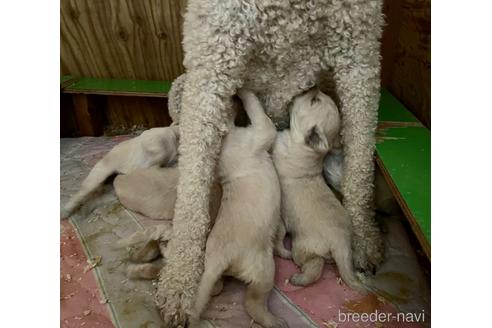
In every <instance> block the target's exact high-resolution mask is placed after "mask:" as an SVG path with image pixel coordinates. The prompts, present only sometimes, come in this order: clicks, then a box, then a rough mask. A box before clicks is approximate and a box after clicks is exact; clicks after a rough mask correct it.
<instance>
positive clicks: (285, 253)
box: [274, 222, 292, 260]
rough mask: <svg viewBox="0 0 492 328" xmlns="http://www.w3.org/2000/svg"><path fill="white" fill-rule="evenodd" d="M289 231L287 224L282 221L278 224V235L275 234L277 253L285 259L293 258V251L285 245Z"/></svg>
mask: <svg viewBox="0 0 492 328" xmlns="http://www.w3.org/2000/svg"><path fill="white" fill-rule="evenodd" d="M286 233H287V231H286V230H285V225H284V223H283V222H281V223H280V224H279V226H278V231H277V235H276V236H275V249H274V251H275V255H278V256H280V257H281V258H284V259H288V260H289V259H291V258H292V253H291V251H289V250H288V249H286V248H285V246H284V239H285V235H286Z"/></svg>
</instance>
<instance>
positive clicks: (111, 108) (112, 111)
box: [104, 96, 172, 134]
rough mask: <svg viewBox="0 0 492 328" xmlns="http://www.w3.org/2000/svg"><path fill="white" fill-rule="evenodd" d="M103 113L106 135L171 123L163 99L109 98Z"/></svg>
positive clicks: (165, 102)
mask: <svg viewBox="0 0 492 328" xmlns="http://www.w3.org/2000/svg"><path fill="white" fill-rule="evenodd" d="M104 113H105V115H106V122H107V128H106V133H107V134H118V133H126V132H127V131H131V130H133V129H135V128H137V129H143V128H152V127H158V126H168V125H170V124H171V123H172V120H171V117H170V116H169V113H168V111H167V99H165V98H147V97H116V96H110V97H107V99H106V104H105V108H104Z"/></svg>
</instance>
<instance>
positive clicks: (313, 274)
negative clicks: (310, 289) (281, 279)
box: [290, 255, 325, 286]
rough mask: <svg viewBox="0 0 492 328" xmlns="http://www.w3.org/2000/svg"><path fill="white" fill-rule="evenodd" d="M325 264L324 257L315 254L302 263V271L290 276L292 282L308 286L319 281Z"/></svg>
mask: <svg viewBox="0 0 492 328" xmlns="http://www.w3.org/2000/svg"><path fill="white" fill-rule="evenodd" d="M324 264H325V259H324V258H322V257H321V256H317V255H313V256H312V257H310V258H309V259H308V260H307V261H305V262H304V263H303V264H302V268H301V270H302V273H296V274H293V275H292V277H290V282H291V284H293V285H296V286H307V285H310V284H312V283H313V282H315V281H317V280H318V279H319V278H320V277H321V273H322V272H323V266H324Z"/></svg>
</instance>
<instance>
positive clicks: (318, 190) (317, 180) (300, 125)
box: [273, 89, 365, 291]
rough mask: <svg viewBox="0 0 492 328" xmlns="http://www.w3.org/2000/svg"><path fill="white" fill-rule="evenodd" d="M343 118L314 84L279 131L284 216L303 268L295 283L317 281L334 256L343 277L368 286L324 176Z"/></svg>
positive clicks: (349, 282)
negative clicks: (362, 280) (354, 261)
mask: <svg viewBox="0 0 492 328" xmlns="http://www.w3.org/2000/svg"><path fill="white" fill-rule="evenodd" d="M339 128H340V117H339V113H338V109H337V107H336V105H335V103H334V102H333V101H332V99H331V98H330V97H328V96H327V95H325V94H323V93H322V92H320V91H319V90H318V89H312V90H311V91H309V92H307V93H305V94H304V95H302V96H299V97H297V98H296V99H295V100H294V103H293V106H292V110H291V119H290V130H284V131H282V132H279V133H278V136H277V139H276V141H275V144H274V146H273V161H274V164H275V167H276V169H277V172H278V177H279V180H280V186H281V190H282V197H281V198H282V206H281V209H282V218H283V220H284V223H285V227H286V230H287V232H289V233H290V234H291V237H292V258H293V260H294V262H295V263H296V264H297V265H298V266H299V267H301V270H302V272H301V273H296V274H294V275H293V276H292V277H291V278H290V282H291V283H292V284H294V285H299V286H306V285H309V284H311V283H313V282H315V281H317V280H318V279H319V278H320V276H321V273H322V270H323V266H324V262H325V260H327V259H333V260H334V261H335V262H336V264H337V266H338V270H339V272H340V275H341V277H342V279H343V280H344V282H345V283H346V284H347V285H348V286H349V287H351V288H353V289H355V290H358V291H365V288H364V286H363V285H362V284H361V283H360V282H359V280H358V279H357V277H356V276H355V274H354V270H353V267H352V248H351V247H352V245H351V234H352V226H351V220H350V217H349V215H348V213H347V211H346V210H345V209H344V207H343V206H342V204H341V203H340V202H339V201H338V199H337V198H336V196H335V195H334V193H333V192H332V191H331V190H330V188H329V187H328V186H327V184H326V183H325V181H324V180H323V176H322V170H323V158H324V157H325V155H326V154H327V153H328V151H329V150H330V149H331V148H332V147H333V146H334V145H335V143H336V142H337V136H338V132H339Z"/></svg>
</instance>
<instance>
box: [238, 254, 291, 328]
mask: <svg viewBox="0 0 492 328" xmlns="http://www.w3.org/2000/svg"><path fill="white" fill-rule="evenodd" d="M265 264H266V265H264V266H263V267H260V268H259V269H258V270H257V271H256V276H255V277H254V279H253V280H252V281H251V282H250V284H249V285H248V287H247V289H246V296H245V300H244V305H245V307H246V311H247V312H248V314H249V315H250V316H251V318H252V319H253V320H254V321H255V322H257V323H259V324H260V325H262V326H263V327H265V328H287V327H288V325H287V323H286V322H285V321H284V320H283V319H281V318H278V317H276V316H274V315H273V314H272V313H271V312H270V310H269V309H268V296H270V292H271V291H272V289H273V279H274V274H275V263H274V261H273V257H269V258H268V259H266V260H265Z"/></svg>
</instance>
